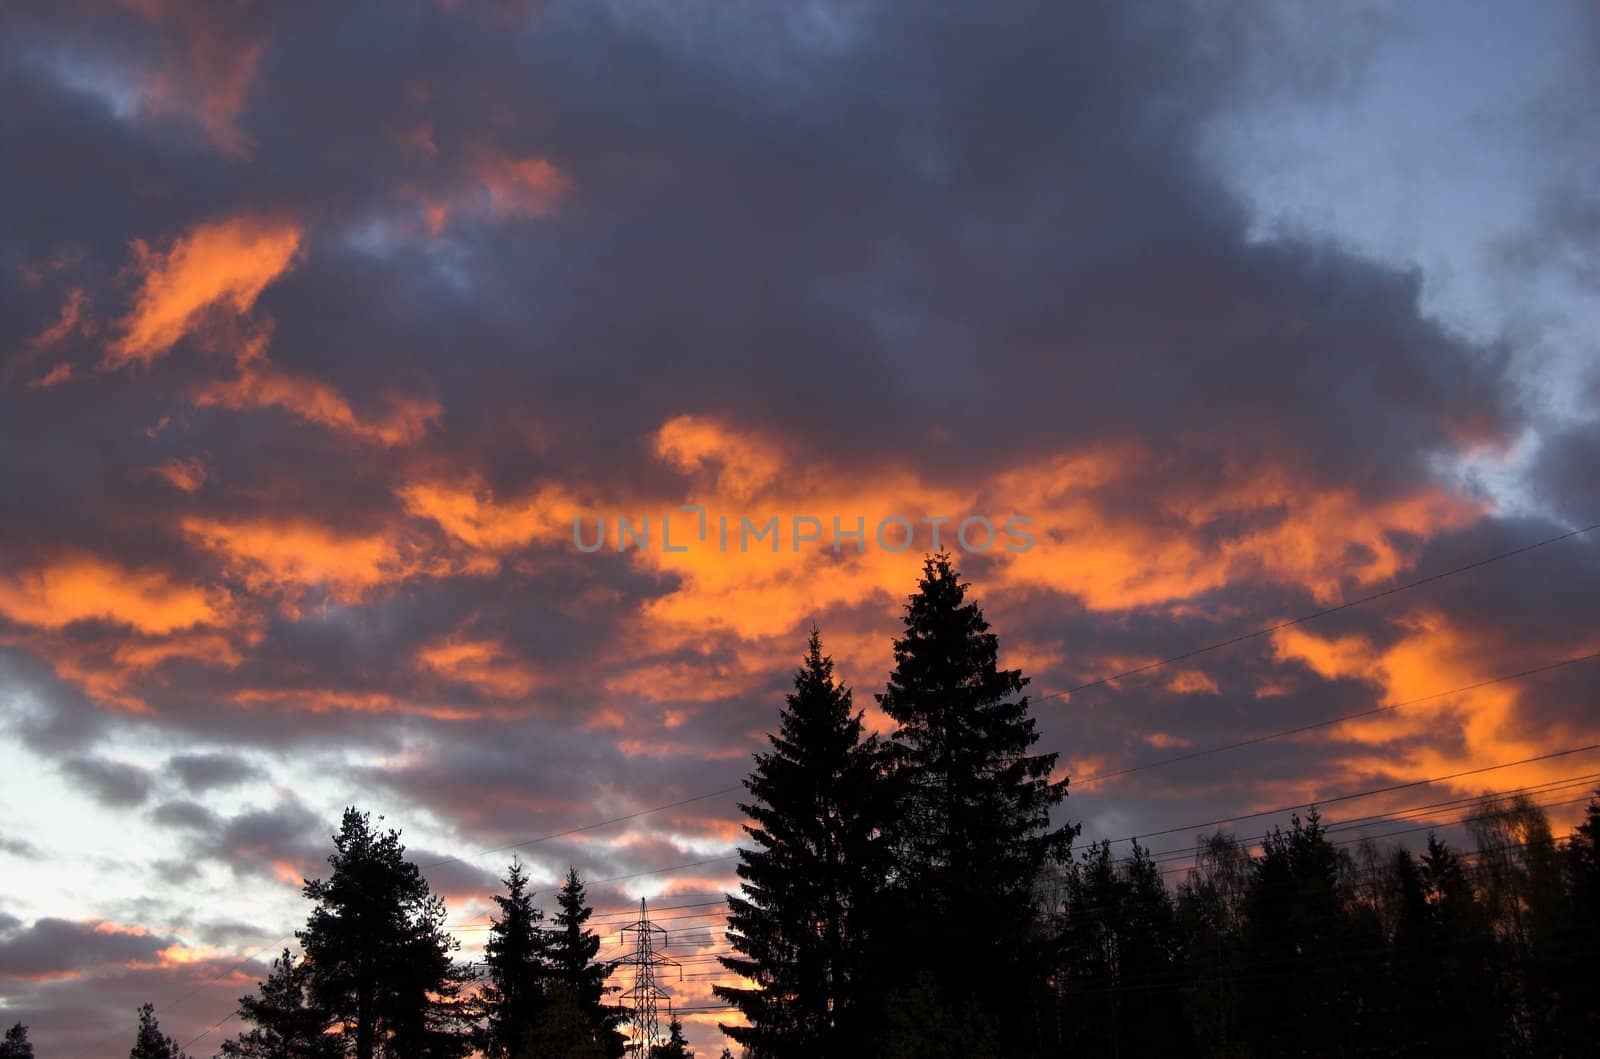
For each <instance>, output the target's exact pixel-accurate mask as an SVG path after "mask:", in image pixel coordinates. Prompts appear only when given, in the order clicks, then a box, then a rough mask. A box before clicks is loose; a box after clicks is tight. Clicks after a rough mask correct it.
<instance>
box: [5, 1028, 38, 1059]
mask: <svg viewBox="0 0 1600 1059" xmlns="http://www.w3.org/2000/svg"><path fill="white" fill-rule="evenodd" d="M0 1059H33V1044H32V1043H31V1042H29V1040H28V1027H26V1026H24V1025H23V1024H22V1023H20V1022H19V1023H17V1024H16V1025H15V1026H13V1027H11V1028H10V1029H9V1030H6V1036H5V1039H4V1040H0Z"/></svg>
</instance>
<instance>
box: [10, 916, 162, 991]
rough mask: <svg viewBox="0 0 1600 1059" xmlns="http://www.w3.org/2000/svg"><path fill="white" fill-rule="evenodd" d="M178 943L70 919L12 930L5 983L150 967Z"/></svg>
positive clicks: (42, 921)
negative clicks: (148, 964) (145, 964)
mask: <svg viewBox="0 0 1600 1059" xmlns="http://www.w3.org/2000/svg"><path fill="white" fill-rule="evenodd" d="M172 943H173V939H172V938H163V937H159V936H156V935H154V934H146V933H144V932H142V931H130V930H124V929H120V928H115V927H110V928H108V927H107V925H106V924H100V923H80V922H74V921H71V920H66V919H54V918H46V919H39V920H35V921H34V922H33V923H32V924H30V925H28V926H26V927H23V926H21V925H20V924H18V925H13V926H11V927H10V928H9V929H8V930H6V931H5V933H4V936H3V937H0V979H4V978H44V977H49V976H51V975H59V974H73V973H82V972H85V971H89V970H92V969H94V968H97V967H103V966H106V965H108V964H109V965H115V964H123V963H132V962H150V961H153V960H154V959H155V958H156V955H157V953H159V952H160V951H161V950H162V949H164V948H166V947H167V946H169V945H171V944H172Z"/></svg>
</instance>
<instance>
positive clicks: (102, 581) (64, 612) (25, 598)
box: [0, 555, 221, 635]
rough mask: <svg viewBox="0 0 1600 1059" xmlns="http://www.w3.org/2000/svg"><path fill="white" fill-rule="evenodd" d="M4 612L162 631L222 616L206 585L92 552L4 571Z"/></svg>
mask: <svg viewBox="0 0 1600 1059" xmlns="http://www.w3.org/2000/svg"><path fill="white" fill-rule="evenodd" d="M0 614H4V615H5V616H6V617H8V618H10V619H11V620H12V621H15V622H18V623H20V624H23V625H31V626H33V627H35V628H40V629H59V628H61V627H62V626H65V625H69V624H71V623H72V622H75V621H84V620H88V619H98V620H102V621H111V622H118V623H121V624H124V625H129V626H132V627H133V628H134V629H137V630H138V631H140V632H144V633H153V634H158V635H159V634H163V633H170V632H173V631H175V630H178V629H184V628H188V627H190V626H194V625H203V624H210V623H213V622H216V621H217V620H218V619H219V617H220V616H221V613H220V608H219V606H218V601H217V599H216V597H215V596H214V595H213V594H212V593H208V592H207V591H205V590H204V589H201V588H199V587H196V586H194V585H186V584H182V583H178V582H175V581H173V580H172V579H171V578H169V577H167V576H166V575H165V574H163V573H161V572H159V571H155V570H130V569H126V568H124V567H121V566H118V565H116V564H115V563H112V562H109V561H107V560H104V559H101V558H98V557H96V556H92V555H73V556H69V557H65V558H61V559H57V560H55V561H53V562H51V563H49V564H47V565H45V566H42V567H38V568H35V569H31V570H20V571H17V572H16V573H12V574H7V575H3V576H0Z"/></svg>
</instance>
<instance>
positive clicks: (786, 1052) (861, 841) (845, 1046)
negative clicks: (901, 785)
mask: <svg viewBox="0 0 1600 1059" xmlns="http://www.w3.org/2000/svg"><path fill="white" fill-rule="evenodd" d="M794 687H795V690H794V691H793V692H792V693H791V694H789V695H788V696H787V698H786V700H785V706H784V708H783V710H782V712H781V713H780V715H779V723H778V732H777V734H776V735H771V736H769V737H768V740H769V742H770V743H771V747H772V749H771V750H770V751H767V752H765V753H759V754H757V755H756V756H755V770H754V771H753V772H752V773H751V775H750V777H749V778H748V779H747V780H745V788H746V789H747V790H749V792H750V794H751V796H752V800H751V801H750V803H749V804H741V805H740V807H739V808H740V809H741V810H742V811H743V812H744V814H745V815H746V816H747V817H749V818H750V820H751V821H753V823H750V824H746V825H745V833H746V834H748V835H749V836H750V838H751V840H752V841H753V843H754V846H753V847H750V848H744V849H741V850H740V851H739V867H738V873H739V877H740V878H741V879H742V880H744V884H743V892H744V895H745V896H730V897H729V898H728V943H729V945H730V946H731V947H732V948H733V949H734V951H735V952H736V953H737V954H738V955H735V956H725V957H723V958H722V964H723V966H724V967H726V968H727V969H728V970H730V971H733V972H734V973H736V974H738V975H740V976H742V977H744V978H747V979H749V980H750V981H751V982H753V983H755V984H754V986H753V987H748V988H741V987H734V986H716V987H714V988H715V991H716V994H717V995H718V996H719V997H721V998H722V999H724V1000H727V1001H728V1002H729V1003H731V1004H733V1005H734V1006H735V1007H736V1008H738V1010H739V1011H740V1012H741V1013H742V1014H743V1015H744V1017H745V1019H746V1020H747V1022H748V1025H746V1026H726V1027H724V1032H725V1033H727V1034H728V1036H730V1037H732V1038H733V1039H734V1040H736V1041H738V1042H739V1043H741V1044H743V1045H745V1046H746V1047H748V1048H749V1049H750V1050H751V1051H752V1052H753V1053H755V1054H759V1055H762V1056H770V1057H774V1059H783V1057H788V1056H797V1057H798V1056H835V1055H844V1054H847V1052H848V1050H849V1047H850V1043H849V1042H850V1040H851V1039H852V1036H853V1035H854V1034H855V1033H856V1027H855V1026H854V1022H855V1019H856V1015H857V1006H856V1000H857V995H858V993H860V992H861V991H862V990H863V988H864V983H863V981H862V978H863V976H864V974H865V972H866V957H867V951H868V950H867V944H868V939H869V938H870V934H871V929H870V922H869V921H870V919H871V917H872V914H873V909H872V903H873V899H874V896H875V895H876V893H877V892H878V890H879V889H880V888H881V886H882V881H883V877H884V873H885V871H886V869H887V866H888V862H887V859H886V847H885V844H884V839H883V833H882V826H883V822H884V817H885V809H886V806H885V804H884V786H883V784H882V782H881V776H880V770H879V752H878V744H877V740H876V739H874V738H867V739H863V738H862V722H861V714H860V713H859V712H856V711H855V710H854V708H853V706H852V703H851V696H850V689H849V688H847V687H846V686H845V685H844V684H843V683H841V682H839V681H837V680H836V679H835V677H834V670H833V660H832V659H831V658H829V657H828V656H826V655H824V654H823V653H822V638H821V635H820V634H819V633H818V632H817V631H816V630H815V629H813V630H812V631H811V639H810V642H809V644H808V646H807V650H806V656H805V660H804V662H803V663H802V664H801V666H800V668H799V670H798V671H797V672H796V673H795V677H794Z"/></svg>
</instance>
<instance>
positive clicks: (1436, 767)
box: [1272, 606, 1595, 792]
mask: <svg viewBox="0 0 1600 1059" xmlns="http://www.w3.org/2000/svg"><path fill="white" fill-rule="evenodd" d="M1392 621H1393V623H1394V625H1396V626H1397V627H1399V628H1400V629H1402V630H1403V632H1402V634H1401V635H1400V636H1399V637H1398V638H1396V639H1395V640H1394V642H1393V643H1391V644H1389V645H1388V646H1386V647H1379V646H1377V645H1376V644H1374V643H1373V642H1372V641H1370V640H1368V639H1366V638H1364V637H1360V636H1342V637H1335V636H1320V635H1318V634H1316V633H1315V632H1313V631H1308V630H1306V629H1304V628H1299V627H1296V628H1290V629H1281V630H1279V631H1278V632H1276V633H1274V634H1273V638H1272V646H1273V650H1274V653H1275V655H1276V656H1277V658H1278V659H1279V660H1280V661H1283V662H1299V663H1301V664H1303V665H1305V666H1306V667H1307V668H1309V669H1311V670H1312V671H1313V672H1314V673H1316V674H1317V675H1318V676H1321V677H1323V678H1325V679H1341V678H1343V679H1354V680H1363V681H1366V682H1368V683H1371V684H1372V685H1374V686H1375V688H1376V689H1377V694H1376V695H1375V696H1374V701H1373V705H1379V704H1394V703H1402V702H1406V703H1411V705H1408V706H1406V707H1404V708H1403V709H1396V710H1391V711H1388V712H1385V713H1381V714H1377V715H1374V716H1371V717H1363V718H1360V719H1357V720H1353V721H1347V722H1345V723H1343V724H1340V725H1338V726H1337V727H1335V728H1331V729H1328V730H1326V731H1324V732H1320V733H1317V734H1316V735H1315V736H1313V738H1317V739H1319V740H1324V741H1327V742H1330V743H1334V744H1336V745H1338V746H1339V747H1340V749H1339V750H1338V751H1337V754H1336V758H1335V759H1336V760H1337V761H1338V762H1339V764H1340V766H1341V768H1342V771H1343V772H1345V773H1346V774H1350V775H1362V776H1386V777H1398V778H1401V779H1418V778H1423V777H1426V776H1436V775H1445V774H1448V773H1452V772H1459V771H1463V770H1466V769H1471V768H1475V767H1479V766H1482V765H1490V764H1495V763H1497V762H1501V761H1513V760H1518V759H1521V758H1526V757H1533V756H1535V755H1537V754H1540V753H1542V752H1544V751H1546V750H1548V749H1549V748H1550V746H1551V745H1552V743H1553V742H1559V740H1556V739H1554V738H1553V736H1554V735H1555V733H1552V732H1550V731H1548V730H1541V731H1532V730H1530V729H1529V728H1528V726H1527V725H1526V724H1524V723H1522V722H1521V720H1520V718H1519V704H1520V702H1521V698H1522V696H1523V695H1524V694H1525V693H1526V688H1524V687H1523V686H1520V685H1518V684H1517V683H1514V682H1513V683H1505V684H1492V685H1489V686H1487V687H1480V688H1474V689H1472V690H1470V691H1463V692H1457V693H1455V694H1451V695H1441V694H1440V693H1441V692H1444V691H1447V690H1449V689H1450V688H1454V687H1465V686H1467V685H1470V684H1474V683H1478V682H1480V681H1484V680H1489V679H1492V678H1494V677H1496V676H1498V675H1500V671H1498V670H1496V669H1491V668H1490V666H1491V665H1492V664H1493V663H1492V662H1491V660H1492V659H1495V658H1497V657H1498V658H1501V659H1502V661H1501V662H1500V663H1499V664H1500V666H1502V667H1503V666H1504V665H1505V662H1504V661H1503V652H1497V651H1495V650H1493V649H1492V648H1493V647H1494V646H1495V644H1494V642H1493V640H1492V639H1491V638H1490V637H1489V636H1488V635H1487V634H1485V633H1482V632H1474V631H1468V630H1465V629H1462V628H1459V627H1456V626H1453V625H1452V624H1451V623H1450V622H1449V621H1448V620H1446V618H1445V617H1444V616H1443V615H1442V614H1440V613H1438V612H1435V611H1434V610H1432V609H1431V608H1428V607H1426V606H1417V607H1414V608H1413V609H1412V610H1410V611H1407V612H1405V613H1403V614H1402V615H1400V616H1398V617H1397V618H1394V619H1392ZM1594 649H1595V648H1594V645H1593V643H1590V644H1589V645H1587V646H1580V647H1579V648H1578V649H1577V650H1576V651H1574V652H1573V653H1583V652H1584V651H1592V650H1594ZM1419 699H1426V701H1414V700H1419ZM1418 737H1426V738H1423V739H1419V738H1418ZM1402 741H1404V744H1403V745H1404V749H1403V750H1399V751H1397V750H1396V749H1395V748H1396V747H1397V746H1400V745H1401V744H1402ZM1571 768H1572V766H1571V763H1570V762H1566V761H1562V760H1554V761H1548V762H1538V763H1535V764H1532V765H1527V766H1519V767H1518V768H1517V769H1513V770H1507V772H1506V773H1505V774H1502V773H1500V772H1495V773H1491V774H1487V776H1477V777H1472V778H1470V779H1468V780H1466V781H1464V782H1462V783H1460V784H1456V785H1455V786H1457V787H1458V789H1462V790H1465V791H1469V792H1476V791H1479V790H1482V789H1485V788H1486V787H1505V786H1514V785H1521V784H1525V783H1536V782H1542V781H1544V780H1549V779H1555V778H1559V777H1560V776H1562V775H1564V774H1565V773H1567V772H1570V771H1571Z"/></svg>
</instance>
